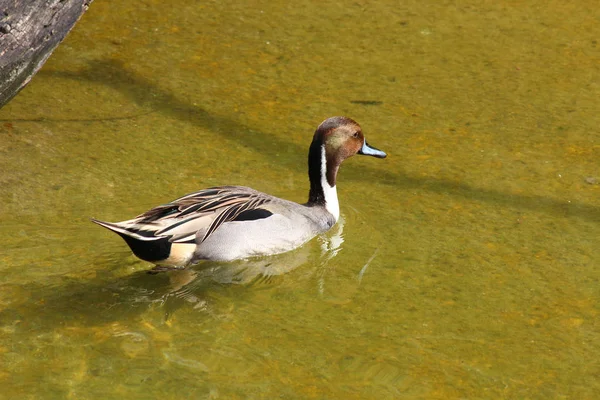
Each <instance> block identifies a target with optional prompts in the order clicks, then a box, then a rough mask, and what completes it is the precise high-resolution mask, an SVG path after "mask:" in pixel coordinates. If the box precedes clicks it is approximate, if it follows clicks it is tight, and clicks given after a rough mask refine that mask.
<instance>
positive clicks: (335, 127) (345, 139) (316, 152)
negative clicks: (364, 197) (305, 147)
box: [309, 117, 386, 187]
mask: <svg viewBox="0 0 600 400" xmlns="http://www.w3.org/2000/svg"><path fill="white" fill-rule="evenodd" d="M355 154H362V155H366V156H373V157H377V158H385V157H386V154H385V153H384V152H383V151H381V150H378V149H376V148H374V147H371V146H369V144H368V143H367V141H366V140H365V136H364V135H363V133H362V129H361V128H360V125H358V124H357V123H356V121H354V120H352V119H350V118H348V117H331V118H328V119H326V120H325V121H323V122H322V123H321V125H319V127H318V128H317V130H316V132H315V135H314V137H313V142H312V144H311V149H310V153H309V175H312V176H314V178H317V176H323V175H325V176H326V178H327V183H329V186H331V187H334V186H335V181H336V176H337V171H338V169H339V166H340V164H341V163H342V162H343V161H344V160H345V159H346V158H348V157H352V156H353V155H355ZM311 169H312V172H311ZM311 179H313V178H312V177H311ZM315 180H316V179H315Z"/></svg>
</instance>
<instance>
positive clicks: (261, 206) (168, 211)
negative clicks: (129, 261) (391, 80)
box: [92, 116, 387, 270]
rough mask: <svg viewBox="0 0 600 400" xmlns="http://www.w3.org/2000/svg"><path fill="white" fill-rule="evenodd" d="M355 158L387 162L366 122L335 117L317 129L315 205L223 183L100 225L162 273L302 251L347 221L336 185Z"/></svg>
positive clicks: (312, 158) (312, 175)
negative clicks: (340, 172)
mask: <svg viewBox="0 0 600 400" xmlns="http://www.w3.org/2000/svg"><path fill="white" fill-rule="evenodd" d="M355 154H359V155H365V156H372V157H376V158H385V157H386V156H387V155H386V153H385V152H383V151H381V150H379V149H377V148H375V147H372V146H370V145H369V144H368V143H367V141H366V140H365V137H364V134H363V132H362V129H361V127H360V125H359V124H358V123H357V122H355V121H354V120H352V119H351V118H348V117H341V116H339V117H331V118H328V119H326V120H325V121H323V122H322V123H321V124H319V126H318V127H317V129H316V131H315V133H314V135H313V139H312V142H311V144H310V147H309V150H308V178H309V181H310V189H309V192H308V201H307V202H306V203H303V204H300V203H296V202H293V201H289V200H285V199H281V198H278V197H275V196H272V195H270V194H266V193H263V192H260V191H257V190H255V189H252V188H249V187H245V186H218V187H211V188H208V189H203V190H200V191H197V192H194V193H190V194H187V195H185V196H183V197H180V198H178V199H176V200H173V201H171V202H170V203H167V204H163V205H159V206H157V207H154V208H152V209H150V210H148V211H146V212H144V213H143V214H140V215H138V216H137V217H135V218H132V219H128V220H125V221H121V222H105V221H101V220H98V219H95V218H92V222H94V223H96V224H98V225H100V226H102V227H104V228H107V229H109V230H110V231H112V232H114V233H116V234H118V235H119V236H121V237H122V238H123V239H124V240H125V242H126V243H127V245H129V248H130V249H131V251H132V252H133V254H134V255H135V256H136V257H137V258H139V259H141V260H143V261H147V262H150V263H153V264H154V265H155V269H159V270H163V269H183V268H185V267H187V266H189V265H193V264H197V263H199V262H201V261H203V260H207V261H234V260H240V259H248V258H252V257H259V256H269V255H275V254H280V253H284V252H287V251H290V250H293V249H296V248H298V247H300V246H302V245H303V244H305V243H306V242H308V241H309V240H310V239H312V238H314V237H315V236H317V235H319V234H321V233H324V232H326V231H328V230H329V229H330V228H331V227H332V226H334V225H335V223H336V222H337V221H338V219H339V218H340V208H339V202H338V196H337V189H336V182H337V174H338V170H339V168H340V165H341V164H342V162H343V161H344V160H346V159H347V158H350V157H352V156H354V155H355Z"/></svg>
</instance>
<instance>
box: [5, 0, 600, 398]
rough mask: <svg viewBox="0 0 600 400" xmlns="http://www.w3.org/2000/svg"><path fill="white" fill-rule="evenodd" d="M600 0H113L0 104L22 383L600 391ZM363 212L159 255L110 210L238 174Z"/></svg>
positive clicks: (122, 212)
mask: <svg viewBox="0 0 600 400" xmlns="http://www.w3.org/2000/svg"><path fill="white" fill-rule="evenodd" d="M599 17H600V15H599V12H598V11H597V7H593V6H592V5H588V4H587V3H585V2H575V3H569V4H565V3H563V2H550V3H548V2H539V3H538V2H529V3H528V4H526V5H524V4H519V5H514V6H513V5H501V4H496V3H494V2H483V3H482V2H471V3H464V2H463V3H462V4H461V5H460V6H459V5H456V4H452V3H447V4H441V3H439V2H423V1H419V2H404V3H403V4H402V5H398V4H397V3H396V2H379V3H378V4H370V3H366V2H354V3H332V2H319V3H313V2H300V3H298V2H296V3H294V5H285V4H276V3H266V2H252V3H245V4H244V5H236V4H223V3H219V2H208V3H202V4H195V3H193V2H192V3H190V2H178V1H177V2H170V3H168V4H167V3H164V2H158V1H146V2H126V3H122V2H121V3H119V2H112V1H104V2H100V1H97V2H94V3H93V4H92V6H91V8H90V10H89V11H88V13H87V14H86V15H85V16H84V17H83V19H82V20H81V21H80V23H79V24H78V25H77V26H76V28H75V29H74V31H73V32H72V33H71V34H70V35H69V36H68V37H67V39H66V40H65V41H64V42H63V43H62V44H61V46H59V48H58V49H57V51H56V52H55V53H54V55H53V56H52V57H51V59H50V60H49V61H48V63H47V64H46V65H45V67H44V68H43V69H42V71H41V72H40V73H39V74H38V75H37V76H36V77H35V78H34V80H33V81H32V82H31V84H30V85H29V86H28V87H27V88H26V89H25V90H24V91H23V92H21V93H20V94H19V95H18V96H17V97H16V98H15V99H14V100H13V101H12V102H11V103H9V104H8V105H6V106H5V107H4V108H3V109H2V110H1V111H0V120H1V121H0V154H1V157H0V171H1V173H0V204H1V205H0V218H1V220H2V225H1V226H0V232H1V234H2V238H3V244H2V250H1V251H0V261H1V263H0V270H1V272H2V275H1V278H0V287H1V289H0V365H1V367H0V382H1V384H2V388H3V391H2V394H0V397H1V396H4V398H74V399H95V398H127V399H138V398H139V399H145V398H157V397H162V398H173V399H177V398H183V397H185V398H210V399H218V398H222V399H232V398H277V397H282V398H297V399H310V398H316V399H332V398H344V399H353V398H355V399H382V398H404V399H436V398H437V399H451V398H489V399H497V398H531V399H547V398H577V399H585V398H589V399H592V398H596V397H598V393H600V384H599V383H598V379H597V378H598V374H599V373H600V367H599V364H598V361H597V360H598V359H599V358H600V350H599V349H600V332H599V328H598V323H597V319H598V313H599V311H600V310H599V306H598V304H600V301H599V300H600V293H599V288H600V286H599V279H600V272H599V269H598V266H599V262H600V252H599V251H598V245H597V238H598V237H600V226H599V221H600V200H599V194H600V184H599V182H600V169H599V166H598V156H599V155H600V154H599V153H600V134H599V133H598V126H600V120H599V119H600V117H599V116H598V113H597V99H598V96H599V94H600V93H599V92H600V88H599V86H598V81H599V80H598V79H599V77H600V73H599V72H600V71H599V65H600V64H599V63H598V61H599V59H600V51H599V45H598V36H599V33H600V31H599V28H598V23H597V22H598V18H599ZM332 115H347V116H350V117H352V118H354V119H355V120H357V121H358V122H359V123H361V125H362V126H363V129H364V131H365V134H366V137H367V138H368V140H369V142H370V143H371V144H372V145H374V146H375V147H377V148H381V149H382V150H384V151H386V152H387V153H388V154H389V157H388V158H386V159H385V160H376V159H372V158H365V157H354V158H352V159H350V160H348V161H347V162H346V163H345V164H344V165H343V166H342V169H341V172H340V176H339V179H338V193H339V197H340V203H341V212H342V216H343V221H342V222H343V223H342V224H340V225H338V226H337V227H336V228H335V229H334V230H332V231H331V232H328V233H327V234H326V235H323V236H322V237H320V238H317V239H315V240H314V241H312V242H310V243H309V244H308V245H306V246H305V247H303V248H301V249H298V250H296V251H294V252H292V253H289V254H285V255H281V256H277V257H272V258H266V259H262V260H253V261H252V262H238V263H231V264H202V265H198V266H195V267H193V268H190V269H189V270H187V271H183V272H173V273H167V274H159V275H148V274H146V273H145V271H146V270H147V269H148V268H150V266H149V265H148V264H146V263H143V262H140V261H138V260H136V259H135V258H134V257H132V256H131V255H130V253H129V250H128V249H127V247H126V246H125V244H124V243H123V242H122V240H121V239H119V238H118V237H117V236H116V235H111V234H109V233H108V232H106V231H105V230H103V229H100V228H99V227H97V226H95V225H93V224H91V223H90V222H89V217H97V218H102V219H106V220H122V219H125V218H129V217H131V216H133V215H136V214H138V213H140V212H142V211H145V210H146V209H148V208H149V207H152V206H154V205H157V204H161V203H164V202H166V201H169V200H172V199H174V198H176V197H178V196H180V195H183V194H185V193H188V192H191V191H194V190H197V189H200V188H204V187H209V186H214V185H220V184H243V185H248V186H252V187H254V188H256V189H259V190H262V191H265V192H268V193H272V194H275V195H278V196H280V197H284V198H288V199H292V200H296V201H300V202H302V201H305V199H306V196H307V192H308V187H307V177H306V170H305V168H306V152H307V148H308V145H309V142H310V138H311V135H312V132H313V131H314V129H315V127H316V125H317V124H318V123H320V122H321V121H322V120H323V119H325V118H326V117H329V116H332Z"/></svg>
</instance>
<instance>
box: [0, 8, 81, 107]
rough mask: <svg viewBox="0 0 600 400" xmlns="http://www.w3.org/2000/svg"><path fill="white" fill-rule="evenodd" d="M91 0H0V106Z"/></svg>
mask: <svg viewBox="0 0 600 400" xmlns="http://www.w3.org/2000/svg"><path fill="white" fill-rule="evenodd" d="M91 2H92V0H0V107H2V106H3V105H4V104H6V103H8V101H9V100H10V99H12V98H13V97H14V96H15V95H16V94H17V93H18V92H19V90H21V89H22V88H23V87H24V86H25V85H26V84H27V83H28V82H29V81H30V80H31V78H32V77H33V75H35V73H36V72H37V71H38V70H39V69H40V68H41V67H42V65H44V63H45V62H46V60H47V59H48V57H50V54H52V52H53V51H54V49H55V48H56V46H58V44H59V43H60V42H61V41H62V40H63V39H64V38H65V36H66V35H67V33H69V31H70V30H71V28H72V27H73V25H75V23H76V22H77V20H79V17H81V15H82V14H83V13H84V12H85V10H87V8H88V6H89V4H90V3H91Z"/></svg>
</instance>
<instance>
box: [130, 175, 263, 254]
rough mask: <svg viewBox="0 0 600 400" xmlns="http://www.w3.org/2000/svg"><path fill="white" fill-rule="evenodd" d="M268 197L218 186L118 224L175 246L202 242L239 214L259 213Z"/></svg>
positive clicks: (231, 187) (248, 190)
mask: <svg viewBox="0 0 600 400" xmlns="http://www.w3.org/2000/svg"><path fill="white" fill-rule="evenodd" d="M270 201H271V198H270V196H268V195H265V194H263V193H260V192H256V191H254V190H251V189H248V188H245V187H240V186H220V187H214V188H209V189H205V190H201V191H198V192H195V193H190V194H188V195H186V196H183V197H180V198H178V199H176V200H174V201H172V202H171V203H168V204H163V205H160V206H158V207H155V208H153V209H151V210H148V211H146V212H145V213H143V214H140V215H139V216H137V217H136V218H134V219H132V220H129V221H124V222H123V223H121V225H120V226H122V227H123V228H124V229H127V230H129V231H131V232H136V233H137V234H139V232H144V235H148V234H150V235H152V236H155V237H165V236H168V237H170V239H169V241H171V242H174V243H175V242H176V243H183V242H188V243H189V242H190V241H192V240H196V241H197V242H198V243H202V242H203V241H205V240H206V239H207V238H208V237H209V236H210V235H211V234H212V233H214V232H215V231H216V230H217V229H218V228H219V227H220V226H221V225H223V224H224V223H226V222H229V221H234V220H235V219H236V218H237V217H238V216H239V215H240V214H241V213H242V212H244V211H249V210H255V209H260V206H261V205H265V204H267V203H269V202H270Z"/></svg>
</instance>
